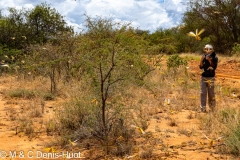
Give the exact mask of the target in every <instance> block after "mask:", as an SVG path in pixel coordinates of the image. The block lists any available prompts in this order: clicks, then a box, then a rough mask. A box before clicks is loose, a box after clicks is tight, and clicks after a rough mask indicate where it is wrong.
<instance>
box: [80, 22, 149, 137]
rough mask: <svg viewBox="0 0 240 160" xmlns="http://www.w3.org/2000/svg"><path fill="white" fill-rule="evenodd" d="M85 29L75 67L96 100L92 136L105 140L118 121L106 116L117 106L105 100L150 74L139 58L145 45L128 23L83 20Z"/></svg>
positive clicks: (140, 81) (139, 82) (147, 67)
mask: <svg viewBox="0 0 240 160" xmlns="http://www.w3.org/2000/svg"><path fill="white" fill-rule="evenodd" d="M86 27H87V28H88V30H87V32H86V34H83V35H82V36H81V37H79V38H80V39H81V40H79V42H80V43H79V48H78V52H79V53H78V55H79V62H78V64H79V65H78V66H79V70H81V71H82V72H83V75H86V76H87V77H88V78H89V79H91V80H92V81H91V82H92V85H91V86H92V88H93V92H94V93H95V95H96V96H97V97H98V98H97V99H99V101H100V102H99V103H100V108H101V110H100V113H98V115H101V116H100V117H98V118H100V119H98V121H99V122H100V124H99V126H100V128H99V129H98V130H97V131H96V130H95V134H96V136H97V137H101V138H102V139H105V140H107V139H108V136H109V135H110V134H111V132H112V129H111V127H110V126H112V125H113V122H114V121H115V120H116V119H117V118H118V116H116V115H115V114H114V117H113V115H112V114H109V112H110V111H111V112H115V111H116V109H117V108H116V107H117V106H118V103H116V104H112V105H109V104H107V101H108V99H109V98H110V97H114V96H115V95H116V94H117V93H118V92H119V90H121V89H122V88H124V86H125V85H126V84H129V83H132V82H134V83H136V82H137V83H138V84H142V82H143V78H144V77H145V76H146V75H147V74H148V73H149V72H150V71H151V70H150V67H149V66H148V65H147V64H146V63H144V62H143V61H142V59H141V54H143V53H145V48H146V47H145V44H146V43H145V41H144V39H142V37H141V36H139V35H138V34H136V33H135V30H134V29H133V28H132V27H131V26H130V24H121V23H114V22H113V21H112V20H111V19H102V18H101V17H97V18H91V17H87V18H86ZM116 114H120V113H116ZM109 119H112V120H111V121H109Z"/></svg>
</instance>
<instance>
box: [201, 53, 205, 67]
mask: <svg viewBox="0 0 240 160" xmlns="http://www.w3.org/2000/svg"><path fill="white" fill-rule="evenodd" d="M204 58H205V55H202V58H201V60H200V66H201V67H202V66H203V60H204Z"/></svg>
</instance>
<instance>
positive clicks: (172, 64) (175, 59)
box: [167, 54, 188, 71]
mask: <svg viewBox="0 0 240 160" xmlns="http://www.w3.org/2000/svg"><path fill="white" fill-rule="evenodd" d="M187 64H188V63H187V60H185V59H184V58H182V57H180V56H179V55H178V54H174V55H172V56H170V57H169V58H168V60H167V68H168V69H169V70H170V69H173V70H174V71H176V70H177V69H178V68H179V67H180V66H186V65H187Z"/></svg>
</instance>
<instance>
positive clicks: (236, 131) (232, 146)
mask: <svg viewBox="0 0 240 160" xmlns="http://www.w3.org/2000/svg"><path fill="white" fill-rule="evenodd" d="M225 142H226V145H227V147H228V149H229V152H230V153H231V154H234V155H236V156H239V155H240V126H237V127H236V128H232V132H231V133H230V135H228V137H227V138H226V140H225Z"/></svg>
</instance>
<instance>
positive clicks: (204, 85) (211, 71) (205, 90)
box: [199, 44, 218, 112]
mask: <svg viewBox="0 0 240 160" xmlns="http://www.w3.org/2000/svg"><path fill="white" fill-rule="evenodd" d="M203 51H204V55H203V56H202V58H201V61H200V65H199V67H200V69H202V70H203V72H202V74H201V82H200V88H201V94H200V103H201V106H200V109H201V112H206V103H207V95H208V105H209V108H210V110H211V111H214V109H215V106H216V100H215V92H214V81H215V70H216V68H217V65H218V58H217V56H216V54H215V52H214V50H213V47H212V45H210V44H207V45H205V47H204V49H203Z"/></svg>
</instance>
